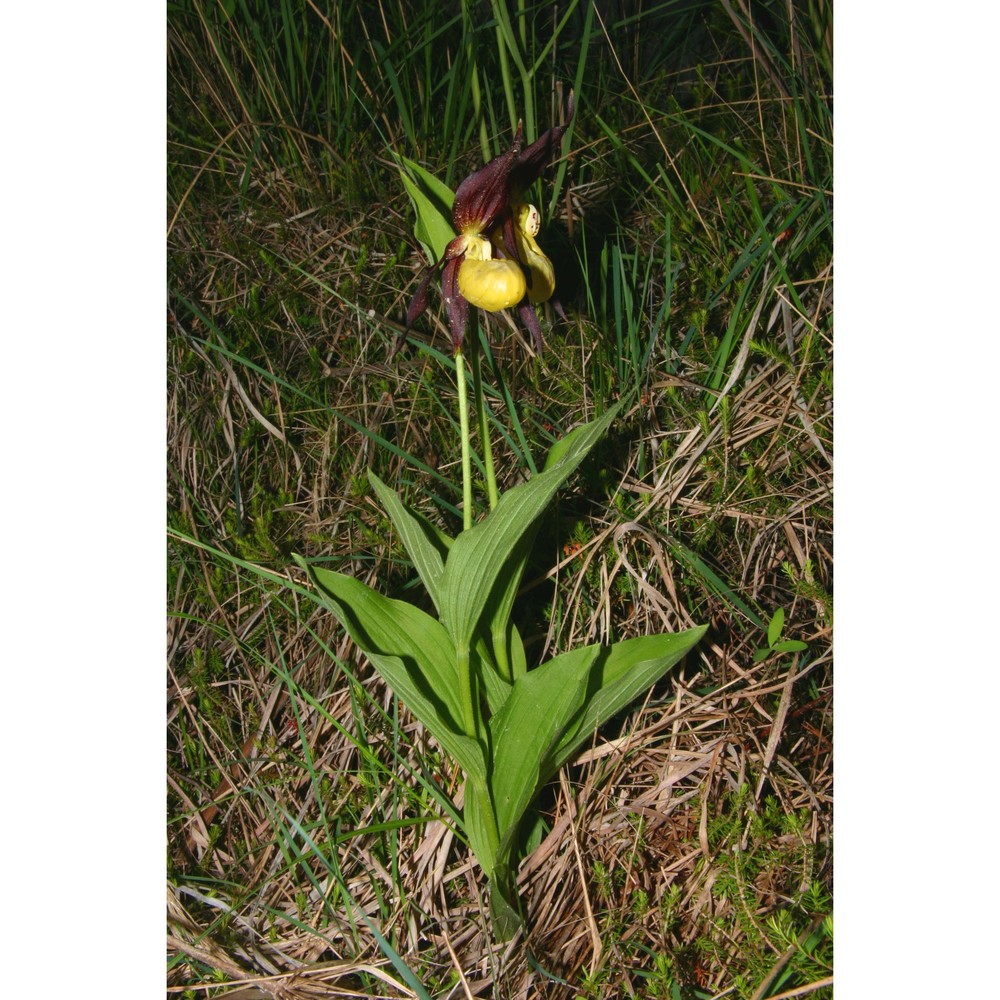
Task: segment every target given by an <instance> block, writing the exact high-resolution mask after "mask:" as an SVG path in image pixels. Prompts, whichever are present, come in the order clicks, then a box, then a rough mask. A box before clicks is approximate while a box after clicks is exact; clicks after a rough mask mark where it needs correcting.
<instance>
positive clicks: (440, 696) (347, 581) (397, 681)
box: [294, 556, 486, 786]
mask: <svg viewBox="0 0 1000 1000" xmlns="http://www.w3.org/2000/svg"><path fill="white" fill-rule="evenodd" d="M294 558H295V561H296V562H297V563H298V564H299V565H300V566H301V567H302V568H303V569H304V570H305V571H306V572H307V573H308V574H309V577H310V579H311V580H312V582H313V584H314V585H315V586H316V589H317V591H318V592H319V595H320V597H321V598H322V600H323V603H324V604H326V605H327V606H328V607H329V608H330V610H331V611H333V613H334V614H335V615H336V616H337V619H338V620H339V621H340V623H341V625H343V626H344V628H345V629H346V630H347V633H348V635H350V637H351V638H352V639H353V640H354V642H355V643H356V644H357V646H358V648H359V649H360V650H361V651H362V652H363V653H364V654H365V656H367V657H368V659H369V660H371V662H372V664H373V665H374V666H375V667H376V669H377V670H378V671H379V673H380V674H381V675H382V676H383V677H384V678H385V681H386V683H387V684H388V685H389V687H391V688H392V690H393V691H394V692H395V693H396V695H397V696H398V697H399V698H400V699H401V700H402V701H403V703H404V704H405V705H406V707H407V708H408V709H409V710H410V711H411V712H412V713H413V715H414V716H415V717H416V718H418V719H419V720H420V721H421V722H422V723H423V724H424V725H425V726H426V727H427V728H428V729H429V730H430V732H431V733H432V734H433V735H434V737H435V738H436V739H437V741H438V742H439V743H440V744H441V746H442V747H443V748H444V749H445V751H446V752H447V753H449V754H451V756H452V757H454V758H455V760H456V761H458V763H459V765H460V766H461V768H462V769H463V770H464V771H465V773H466V774H467V775H469V776H470V777H472V778H473V780H478V781H479V782H481V783H482V784H483V785H484V786H485V784H486V760H485V756H484V754H483V750H482V747H481V746H480V745H479V744H478V743H477V742H476V741H475V740H472V739H469V738H468V737H467V736H465V735H464V734H463V732H462V729H461V725H460V722H459V720H460V719H461V718H462V709H461V704H460V700H459V683H458V667H457V659H456V654H455V646H454V643H453V642H452V641H451V637H450V636H449V635H448V633H447V632H446V631H445V629H444V628H443V627H442V626H441V624H440V623H439V622H437V621H435V620H434V619H433V618H431V616H430V615H428V614H425V613H424V612H423V611H421V610H420V609H419V608H415V607H414V606H413V605H412V604H407V603H406V602H405V601H396V600H393V599H391V598H388V597H383V596H382V595H381V594H379V593H378V592H377V591H375V590H372V589H371V587H369V586H367V585H366V584H364V583H361V582H360V581H359V580H355V579H354V578H353V577H350V576H346V575H345V574H343V573H335V572H333V571H331V570H327V569H320V568H318V567H314V566H310V565H309V564H308V563H306V561H305V560H304V559H303V558H302V557H301V556H295V557H294Z"/></svg>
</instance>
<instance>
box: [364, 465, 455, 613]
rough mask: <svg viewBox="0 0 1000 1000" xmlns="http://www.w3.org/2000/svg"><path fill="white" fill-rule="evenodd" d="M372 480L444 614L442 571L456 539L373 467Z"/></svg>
mask: <svg viewBox="0 0 1000 1000" xmlns="http://www.w3.org/2000/svg"><path fill="white" fill-rule="evenodd" d="M368 481H369V482H370V483H371V484H372V487H373V488H374V490H375V492H376V493H377V494H378V496H379V499H380V500H381V501H382V506H383V507H385V509H386V513H387V514H388V515H389V517H390V518H391V520H392V523H393V525H394V526H395V528H396V530H397V531H398V532H399V537H400V539H401V540H402V542H403V547H404V548H405V549H406V551H407V553H408V554H409V556H410V558H411V559H412V560H413V565H414V567H415V568H416V571H417V574H418V575H419V576H420V581H421V582H422V583H423V585H424V586H425V587H426V588H427V593H428V594H430V596H431V600H432V601H433V602H434V607H435V608H437V609H438V612H439V613H440V610H441V601H440V583H441V574H442V573H443V572H444V560H445V558H446V557H447V555H448V549H449V548H451V544H452V539H451V538H450V537H449V536H448V535H447V534H446V533H445V532H444V531H442V530H441V529H440V528H438V527H437V526H436V525H434V524H431V522H430V521H428V520H427V518H425V517H424V516H423V515H422V514H420V513H418V512H417V511H415V510H412V509H411V508H410V507H407V506H406V504H404V503H403V501H402V500H401V499H400V497H399V494H398V493H397V492H396V491H395V490H394V489H393V488H392V487H391V486H387V485H386V484H385V483H384V482H382V480H381V479H379V477H378V476H376V475H375V473H374V472H372V471H370V470H369V472H368Z"/></svg>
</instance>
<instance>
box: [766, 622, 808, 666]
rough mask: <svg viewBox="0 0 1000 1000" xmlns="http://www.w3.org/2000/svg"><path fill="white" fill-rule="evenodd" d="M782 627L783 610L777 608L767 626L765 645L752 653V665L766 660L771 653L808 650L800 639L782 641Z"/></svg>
mask: <svg viewBox="0 0 1000 1000" xmlns="http://www.w3.org/2000/svg"><path fill="white" fill-rule="evenodd" d="M784 627H785V610H784V608H778V610H777V611H775V612H774V614H773V615H771V620H770V621H769V622H768V624H767V645H766V646H761V647H760V649H757V650H755V651H754V654H753V662H754V663H760V661H761V660H766V659H767V658H768V657H769V656H770V655H771V654H772V653H801V652H802V650H804V649H808V648H809V647H808V646H807V645H806V643H804V642H802V640H801V639H782V638H781V630H782V629H783V628H784Z"/></svg>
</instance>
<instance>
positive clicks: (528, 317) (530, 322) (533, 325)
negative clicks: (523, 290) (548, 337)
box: [517, 296, 542, 354]
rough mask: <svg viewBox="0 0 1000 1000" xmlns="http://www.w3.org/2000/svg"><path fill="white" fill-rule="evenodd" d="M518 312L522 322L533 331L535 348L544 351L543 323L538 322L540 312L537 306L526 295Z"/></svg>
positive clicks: (540, 351) (532, 336)
mask: <svg viewBox="0 0 1000 1000" xmlns="http://www.w3.org/2000/svg"><path fill="white" fill-rule="evenodd" d="M517 314H518V315H519V316H520V317H521V322H522V323H523V324H524V325H525V326H526V327H527V328H528V329H529V330H530V331H531V339H532V340H533V341H534V343H535V350H536V351H538V353H539V354H541V353H542V324H541V323H539V322H538V313H536V312H535V307H534V306H533V305H532V304H531V303H530V302H529V301H528V298H527V296H525V297H524V298H523V299H522V300H521V302H520V304H519V305H518V307H517Z"/></svg>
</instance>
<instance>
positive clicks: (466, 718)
mask: <svg viewBox="0 0 1000 1000" xmlns="http://www.w3.org/2000/svg"><path fill="white" fill-rule="evenodd" d="M455 377H456V378H457V379H458V424H459V427H460V428H461V433H462V508H463V509H462V529H463V530H464V531H468V530H469V529H470V528H471V527H472V450H471V447H470V444H469V397H468V393H467V392H466V388H465V359H464V358H463V357H462V351H461V348H459V349H458V350H457V351H455ZM456 659H457V663H458V689H459V697H460V698H461V701H462V725H463V726H464V728H465V735H466V736H468V737H469V738H470V739H475V738H476V713H475V711H474V709H473V703H472V667H471V664H470V663H469V644H468V642H466V643H464V644H463V645H460V646H459V647H458V649H457V650H456Z"/></svg>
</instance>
